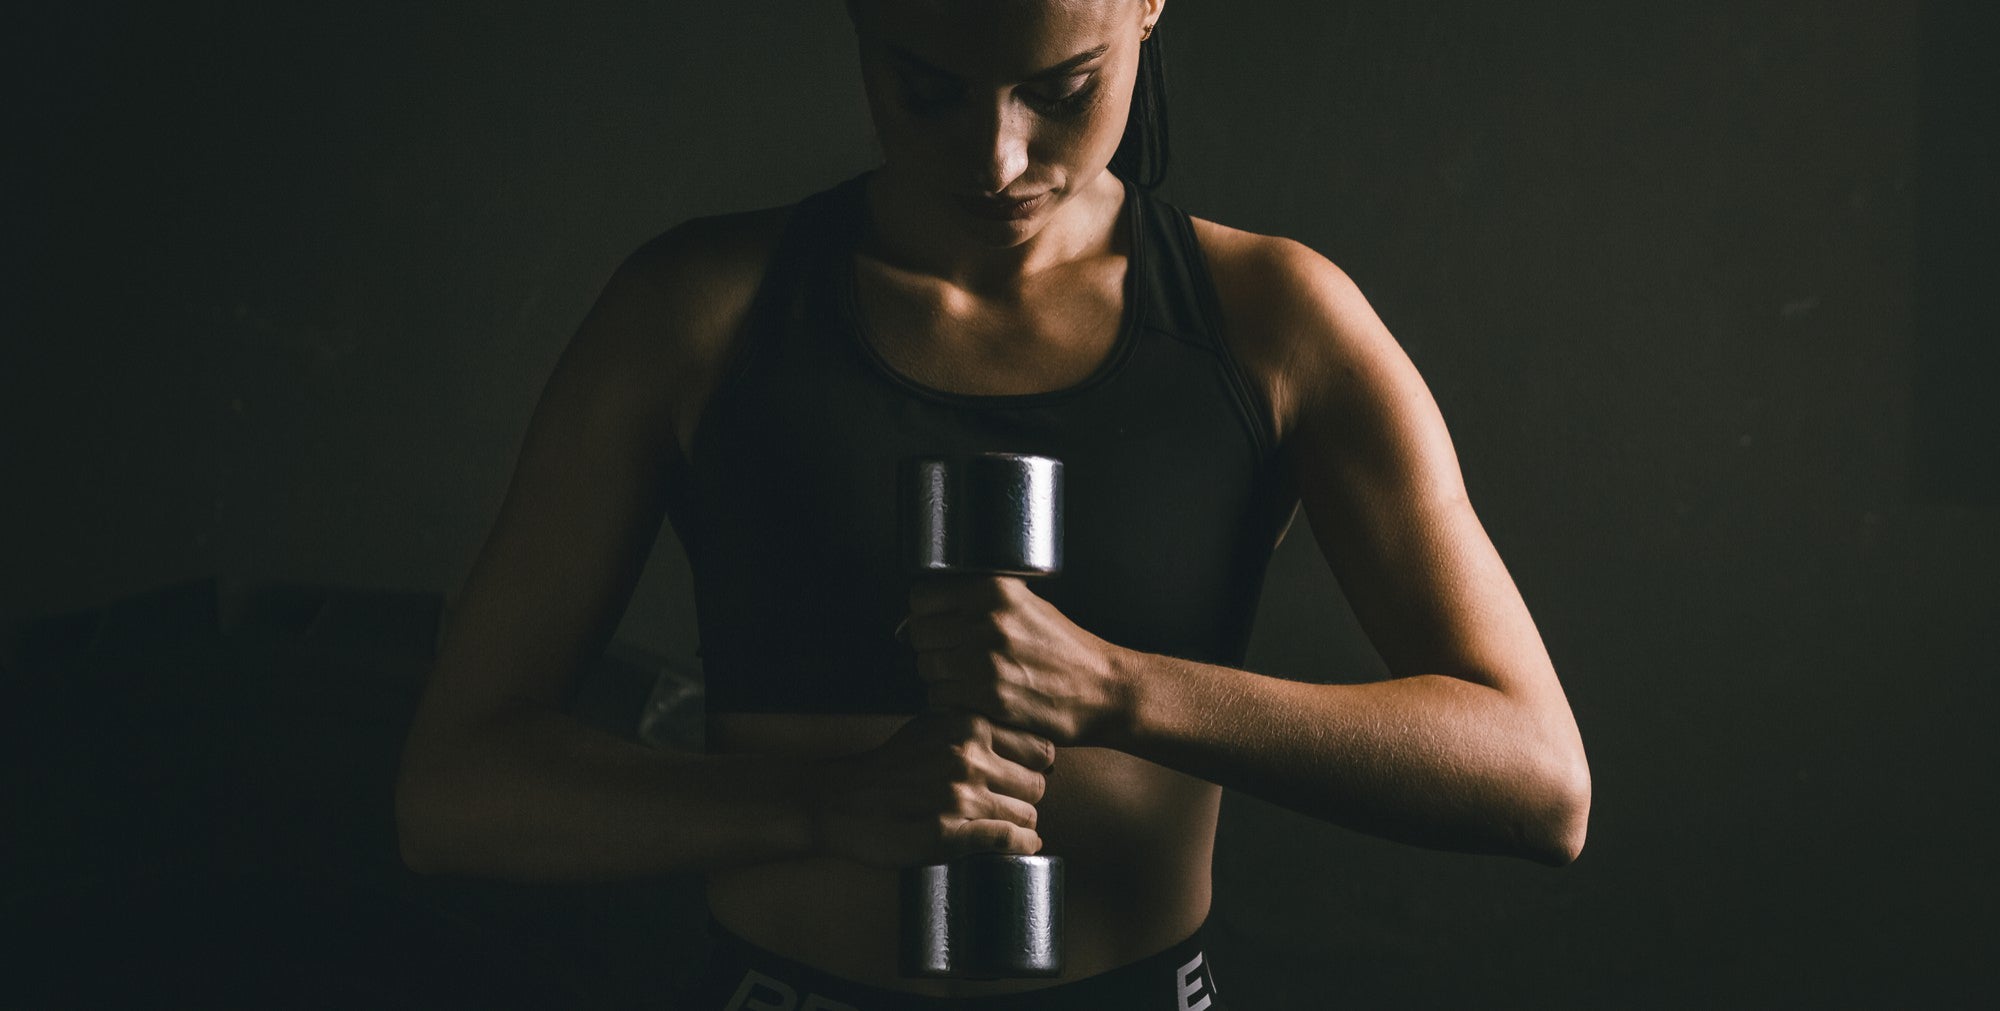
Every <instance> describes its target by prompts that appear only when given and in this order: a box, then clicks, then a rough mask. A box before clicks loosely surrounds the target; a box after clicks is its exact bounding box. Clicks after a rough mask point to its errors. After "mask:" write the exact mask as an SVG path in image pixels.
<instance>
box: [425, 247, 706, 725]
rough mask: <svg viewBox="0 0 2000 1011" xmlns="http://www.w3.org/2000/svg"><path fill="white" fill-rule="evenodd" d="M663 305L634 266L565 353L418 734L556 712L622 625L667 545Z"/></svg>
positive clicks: (618, 278)
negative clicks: (649, 567) (643, 577)
mask: <svg viewBox="0 0 2000 1011" xmlns="http://www.w3.org/2000/svg"><path fill="white" fill-rule="evenodd" d="M659 309H660V306H659V299H658V297H657V295H656V294H655V292H654V290H653V288H652V286H651V285H650V284H649V283H648V282H647V280H646V279H645V277H644V272H643V270H642V269H641V265H640V264H637V263H633V262H628V263H627V264H626V265H625V266H624V267H621V268H620V270H619V272H618V273H617V274H615V275H614V276H613V278H612V280H611V281H610V282H609V283H608V284H607V285H606V286H605V289H604V291H603V293H602V294H601V295H600V296H599V298H598V300H597V303H596V304H595V305H594V306H593V307H592V309H591V311H590V313H589V314H588V316H586V318H585V320H584V322H583V323H582V324H581V325H580V326H579V327H578V329H577V332H576V334H575V336H574V337H572V338H571V340H570V342H569V344H568V345H567V347H566V348H565V349H564V351H563V353H562V356H561V358H560V359H559V361H558V362H557V364H556V366H555V368H554V370H553V371H552V373H551V375H550V377H549V379H548V381H547V383H546V384H545V385H544V387H543V389H542V393H541V397H540V399H539V401H538V402H537V404H536V407H535V410H534V414H533V416H532V418H531V420H530V422H529V424H528V428H527V432H526V435H525V436H524V438H523V440H522V444H521V448H520V453H519V456H518V459H517V461H516V464H515V468H514V472H513V476H512V479H511V481H510V482H509V485H508V489H507V493H506V497H505V499H504V501H503V502H502V504H501V506H500V510H499V513H498V516H497V518H496V519H495V521H494V523H493V525H492V527H491V529H490V531H489V533H488V534H487V537H486V540H485V542H484V544H483V545H482V547H481V549H480V551H479V555H478V557H477V559H476V560H475V561H474V563H473V566H472V569H471V572H470V573H469V575H468V576H467V578H466V581H465V583H464V586H463V588H462V590H461V593H460V594H459V598H458V600H457V601H456V602H455V604H454V607H453V609H452V613H451V617H450V620H449V621H448V623H447V625H446V628H445V634H444V637H443V639H442V641H441V642H440V644H439V653H438V659H437V663H436V665H435V667H434V668H433V671H432V675H431V679H430V682H429V684H428V685H427V687H426V690H425V695H424V700H423V703H422V706H421V708H420V710H419V714H418V724H419V729H420V730H422V729H426V728H441V727H448V726H462V725H466V724H470V723H477V722H479V721H481V720H483V719H485V718H487V717H490V716H492V715H495V714H496V713H499V712H501V711H503V710H505V709H507V708H509V707H512V706H516V705H522V704H526V705H533V706H539V707H546V708H557V707H560V706H561V705H562V704H563V703H564V701H565V699H566V696H567V694H568V692H569V690H570V687H571V685H572V683H573V681H574V679H575V677H576V675H577V672H578V671H579V670H580V669H581V667H582V665H583V664H585V663H586V662H587V661H588V660H589V658H590V656H591V655H592V653H593V652H594V651H596V650H598V649H601V648H602V646H603V644H604V641H605V640H606V639H607V638H608V637H609V636H610V634H611V632H612V631H613V629H614V628H615V626H616V624H617V621H618V618H619V616H620V614H621V613H622V612H623V610H624V607H625V606H626V603H627V602H628V600H629V598H630V595H631V591H632V587H633V585H634V584H635V583H636V581H637V579H638V576H639V573H640V571H641V570H642V568H643V567H644V565H645V561H646V557H647V555H648V554H649V553H650V551H651V548H652V545H653V542H654V540H655V539H656V538H657V536H658V533H659V527H660V524H661V522H662V519H663V516H664V513H665V508H666V501H667V496H668V492H669V489H668V482H669V481H670V480H673V466H674V463H675V462H676V458H677V453H678V450H677V446H676V443H675V440H674V437H673V432H672V404H671V403H670V402H669V401H670V400H671V397H670V396H669V395H668V394H667V392H666V391H665V390H664V388H663V384H662V383H660V382H659V381H658V377H657V370H658V369H659V368H661V367H662V363H660V362H659V361H657V360H656V359H657V358H658V357H659V351H658V350H657V348H658V347H660V346H661V343H662V339H663V337H664V336H665V335H664V334H662V333H661V332H660V331H661V329H662V327H663V326H665V325H666V323H665V321H664V320H662V319H661V318H660V314H659Z"/></svg>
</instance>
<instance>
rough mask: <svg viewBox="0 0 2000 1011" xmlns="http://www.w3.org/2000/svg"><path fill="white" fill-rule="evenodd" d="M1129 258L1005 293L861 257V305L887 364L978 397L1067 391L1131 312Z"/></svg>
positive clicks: (1095, 363)
mask: <svg viewBox="0 0 2000 1011" xmlns="http://www.w3.org/2000/svg"><path fill="white" fill-rule="evenodd" d="M1125 289H1126V278H1125V260H1124V259H1123V258H1110V257H1105V258H1099V259H1096V260H1092V261H1090V262H1087V263H1082V264H1076V265H1073V266H1071V267H1068V268H1065V269H1063V270H1061V271H1060V272H1053V273H1052V274H1051V275H1050V276H1043V277H1037V278H1035V279H1032V280H1030V281H1026V282H1023V283H1021V284H1020V285H1019V286H1018V287H1013V288H1010V289H1009V290H1006V291H997V292H984V293H980V292H973V291H969V290H967V289H965V288H962V287H958V286H955V285H951V284H948V283H943V282H940V281H938V280H936V279H934V278H920V277H915V276H912V275H910V274H907V273H904V272H900V271H897V270H895V269H893V268H889V267H886V266H884V265H882V264H880V263H877V262H874V261H870V260H866V259H863V260H862V261H861V262H860V263H858V264H857V266H856V270H855V287H854V298H855V310H856V313H857V314H858V316H859V317H860V319H859V321H858V323H859V329H860V331H861V333H862V335H863V338H864V339H865V340H866V341H867V342H868V344H869V346H870V347H871V348H872V349H873V350H874V352H875V353H876V354H877V355H878V356H880V357H881V359H882V360H883V363H884V364H886V365H888V366H889V367H890V368H892V369H894V370H895V371H896V372H898V373H900V374H901V375H903V376H905V377H907V378H909V379H911V380H914V381H915V382H917V383H920V384H922V385H924V386H928V387H930V388H932V389H937V390H943V391H946V392H949V393H958V394H965V395H970V396H1015V395H1021V394H1032V393H1043V392H1047V391H1050V390H1060V389H1065V388H1068V387H1071V386H1075V385H1077V384H1078V383H1081V382H1083V381H1084V380H1086V379H1087V378H1089V377H1090V376H1091V375H1092V374H1093V373H1094V372H1096V371H1097V369H1098V368H1099V367H1100V366H1101V365H1102V364H1103V363H1104V361H1105V359H1107V358H1108V357H1109V356H1110V354H1111V352H1112V350H1113V349H1114V348H1115V346H1116V345H1117V341H1118V337H1119V334H1120V332H1121V330H1122V328H1123V326H1124V323H1125V320H1126V307H1125V302H1126V298H1125V294H1126V290H1125Z"/></svg>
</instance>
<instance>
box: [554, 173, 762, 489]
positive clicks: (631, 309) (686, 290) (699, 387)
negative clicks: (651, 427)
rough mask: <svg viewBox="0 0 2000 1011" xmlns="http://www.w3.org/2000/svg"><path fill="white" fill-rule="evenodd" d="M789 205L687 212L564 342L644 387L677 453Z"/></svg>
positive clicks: (609, 376) (613, 378) (642, 393)
mask: <svg viewBox="0 0 2000 1011" xmlns="http://www.w3.org/2000/svg"><path fill="white" fill-rule="evenodd" d="M791 210H792V208H791V207H790V206H786V207H772V208H766V209H761V210H754V211H743V212H739V213H732V214H721V215H714V216H708V217H700V218H691V219H689V220H687V221H684V222H682V223H680V224H678V225H675V226H674V227H672V228H670V229H667V230H666V231H665V232H662V233H660V234H659V235H657V236H654V237H653V238H652V239H649V240H647V241H646V242H644V243H643V244H641V245H640V246H639V247H638V248H637V249H635V250H633V251H632V253H631V254H630V255H628V256H627V257H626V258H625V260H624V261H623V262H622V263H620V264H619V266H618V268H617V270H616V271H614V272H613V273H612V275H611V278H610V279H609V280H608V281H606V282H605V285H604V289H603V291H602V292H601V293H600V294H599V295H598V299H597V302H596V304H595V305H594V306H592V308H591V310H590V314H589V316H588V317H587V318H586V319H585V321H584V324H583V326H582V327H581V328H580V329H579V330H578V332H577V336H576V339H575V340H574V341H573V342H572V348H571V353H572V354H576V355H581V356H582V357H585V358H587V359H593V360H595V361H597V362H599V363H601V364H602V366H603V367H604V369H605V376H604V378H605V379H606V380H607V381H608V382H618V383H623V384H627V386H628V388H629V389H630V390H631V391H632V393H633V395H634V396H637V397H643V398H644V399H645V401H646V403H647V409H648V413H652V414H654V415H655V416H656V417H659V418H660V420H661V421H663V422H664V423H665V424H666V425H667V426H668V427H669V428H670V429H671V431H672V432H673V434H674V436H675V438H676V439H677V440H678V441H679V442H680V446H681V451H682V452H683V453H686V452H687V451H688V448H689V444H690V442H691V435H692V433H693V426H694V421H695V419H696V418H699V417H700V414H701V409H702V406H703V405H704V404H705V403H706V401H707V397H708V393H709V391H710V390H711V389H712V388H713V386H714V381H715V378H716V376H717V374H718V372H719V371H720V369H721V368H722V364H723V362H725V361H726V360H727V359H728V356H729V351H730V348H731V346H732V345H733V344H734V342H735V341H736V340H737V338H738V337H739V336H740V335H741V332H742V329H743V324H744V321H745V320H746V318H747V316H748V314H749V311H750V305H751V303H752V302H753V301H754V299H755V296H756V292H757V287H758V284H759V282H760V281H761V280H762V278H763V276H764V272H765V270H766V268H767V266H768V265H769V263H770V259H771V256H772V254H773V253H774V252H775V250H776V248H777V244H778V239H779V236H780V235H781V234H782V233H783V231H784V226H785V221H786V220H787V219H788V218H789V216H790V213H791ZM591 345H595V347H594V348H593V347H591Z"/></svg>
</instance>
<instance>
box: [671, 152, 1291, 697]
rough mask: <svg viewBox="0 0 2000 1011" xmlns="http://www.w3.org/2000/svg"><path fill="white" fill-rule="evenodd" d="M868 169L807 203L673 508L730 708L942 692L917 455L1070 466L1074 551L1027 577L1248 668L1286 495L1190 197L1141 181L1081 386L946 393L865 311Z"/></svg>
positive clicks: (1187, 647) (1070, 546)
mask: <svg viewBox="0 0 2000 1011" xmlns="http://www.w3.org/2000/svg"><path fill="white" fill-rule="evenodd" d="M866 178H867V177H866V175H862V176H856V177H855V178H853V179H850V180H848V181H847V182H844V183H842V184H840V185H838V186H836V187H834V188H832V189H830V190H827V191H824V192H821V193H818V194H815V195H814V196H812V197H809V198H807V199H806V200H805V201H804V202H802V203H801V204H800V205H799V206H798V207H797V208H796V209H795V210H794V211H793V213H792V215H791V218H790V220H789V222H788V223H787V225H786V229H785V233H784V236H783V238H782V239H781V240H780V243H779V246H778V249H777V252H776V254H775V256H774V257H773V258H772V261H771V265H770V267H769V268H768V269H767V271H766V275H765V277H764V280H763V283H762V285H761V287H760V288H759V291H758V295H757V300H756V303H755V305H754V307H753V309H752V313H753V315H752V318H751V320H750V323H749V325H748V326H747V327H746V329H745V331H744V332H743V335H742V336H741V337H740V339H739V341H738V344H737V345H736V347H735V348H733V349H732V351H731V356H732V357H731V359H730V361H729V363H728V367H727V369H726V370H725V371H724V373H723V376H722V378H721V379H720V381H719V383H718V385H717V388H716V390H715V392H714V393H713V394H712V395H711V397H710V399H709V402H708V404H707V406H706V407H705V409H704V410H703V412H702V417H701V421H700V424H699V427H698V429H697V430H696V432H695V441H694V444H693V450H692V459H691V460H690V461H689V467H688V472H687V473H686V474H685V475H684V477H685V480H683V481H681V482H680V483H679V485H678V487H680V488H681V489H682V494H680V495H678V496H677V497H676V499H675V501H673V502H672V503H670V506H669V515H670V517H671V519H672V521H673V525H674V529H675V530H676V531H677V532H678V533H679V535H680V539H681V542H682V544H683V545H684V546H685V548H686V550H687V554H688V561H689V564H690V566H691V567H692V569H693V573H694V590H695V607H696V613H697V619H698V622H699V626H700V631H701V649H700V654H701V656H702V660H703V668H704V670H705V671H706V674H707V681H708V686H707V695H708V708H709V710H710V711H711V712H848V713H871V712H872V713H903V712H915V711H917V710H919V709H921V708H922V707H923V687H922V684H921V682H920V681H919V680H918V679H917V676H916V664H915V659H914V656H913V655H912V654H911V652H910V650H909V648H908V647H907V646H905V645H903V644H902V643H899V642H898V641H897V640H896V639H895V637H894V631H895V628H896V625H897V623H898V622H899V621H900V620H901V619H902V618H903V616H904V615H905V614H907V613H908V611H909V592H910V585H911V578H912V577H911V575H910V574H909V573H908V572H906V571H904V569H903V564H902V556H901V554H900V553H899V552H898V549H897V545H898V543H899V541H898V537H897V530H896V523H897V516H898V509H897V502H896V501H895V497H896V495H897V487H898V485H897V468H898V464H899V463H900V462H901V461H903V460H905V459H907V458H910V457H916V456H952V455H957V454H965V453H972V452H986V451H1002V452H1013V453H1034V454H1040V455H1043V456H1051V457H1054V458H1056V459H1058V460H1061V461H1063V470H1064V476H1063V480H1064V483H1065V489H1064V499H1065V502H1064V521H1063V522H1064V532H1063V540H1064V547H1063V550H1064V555H1065V558H1064V564H1063V570H1062V572H1061V573H1060V574H1059V575H1055V576H1051V577H1047V578H1041V579H1033V580H1030V581H1029V585H1030V586H1031V587H1033V589H1034V590H1035V592H1037V593H1038V594H1040V595H1041V596H1042V597H1043V599H1045V600H1047V601H1049V602H1050V603H1052V604H1054V605H1055V606H1056V607H1057V608H1058V609H1060V610H1061V611H1062V612H1063V613H1064V614H1065V615H1067V616H1068V617H1069V618H1070V620H1072V621H1074V622H1076V623H1077V624H1078V625H1079V626H1081V627H1083V628H1085V629H1088V630H1089V631H1091V632H1092V633H1094V634H1096V635H1098V636H1100V637H1102V638H1104V639H1106V640H1108V641H1110V642H1112V643H1115V644H1117V645H1120V646H1126V647H1131V648H1134V649H1139V650H1143V651H1146V652H1150V653H1161V654H1167V655H1172V656H1178V657H1182V658H1185V659H1190V660H1199V661H1204V662H1210V663H1220V664H1228V665H1230V666H1240V665H1241V664H1242V662H1243V654H1244V650H1245V648H1246V647H1247V645H1248V640H1249V636H1250V625H1251V619H1252V617H1253V615H1254V613H1255V610H1256V606H1257V596H1258V592H1259V590H1260V589H1261V587H1262V584H1263V578H1264V570H1265V564H1266V562H1267V561H1268V560H1269V559H1270V555H1271V549H1272V545H1273V542H1274V541H1275V540H1276V539H1277V535H1278V532H1279V530H1280V528H1281V525H1282V524H1283V523H1284V522H1285V521H1286V520H1287V519H1288V518H1289V516H1290V513H1291V508H1292V505H1293V503H1292V502H1290V501H1279V498H1280V492H1279V491H1278V488H1279V484H1280V482H1279V480H1278V470H1277V466H1276V460H1275V456H1274V445H1273V443H1274V436H1273V432H1272V431H1271V426H1270V422H1269V415H1268V412H1267V411H1266V410H1265V409H1264V407H1263V401H1262V397H1261V396H1260V395H1259V393H1258V391H1257V390H1256V389H1255V388H1254V387H1253V386H1252V385H1251V384H1250V383H1248V382H1247V381H1245V378H1244V375H1243V372H1242V370H1241V368H1240V367H1239V366H1238V364H1237V362H1236V361H1235V359H1234V358H1233V357H1232V356H1231V355H1230V353H1229V351H1228V349H1227V347H1226V346H1225V345H1224V344H1223V343H1222V341H1221V339H1220V335H1219V326H1218V319H1219V315H1218V312H1217V309H1216V298H1215V288H1214V284H1213V282H1211V280H1210V279H1209V276H1208V269H1207V264H1206V263H1205V262H1204V260H1203V259H1202V254H1201V251H1200V249H1199V247H1198V246H1197V245H1196V243H1195V237H1194V232H1193V229H1192V228H1191V227H1190V225H1189V223H1188V219H1187V215H1186V214H1184V213H1182V212H1181V211H1180V210H1178V209H1177V208H1174V207H1172V206H1170V205H1168V204H1166V203H1164V202H1162V201H1160V200H1158V199H1156V198H1153V197H1151V196H1149V195H1147V194H1146V193H1145V192H1144V191H1141V190H1139V189H1138V188H1137V187H1134V186H1131V185H1129V184H1128V185H1127V186H1126V191H1125V211H1124V218H1123V226H1124V227H1125V228H1126V229H1127V230H1128V232H1127V234H1128V237H1129V239H1130V242H1129V244H1128V248H1129V249H1130V250H1131V255H1130V262H1129V266H1128V269H1127V271H1126V277H1125V310H1124V319H1123V322H1122V323H1121V324H1120V329H1119V333H1118V337H1117V341H1116V343H1115V344H1114V345H1113V347H1112V350H1111V353H1110V354H1109V355H1108V356H1107V357H1106V358H1105V360H1104V362H1103V363H1102V364H1101V365H1100V366H1099V367H1098V368H1097V369H1096V371H1095V372H1093V373H1092V374H1091V375H1090V377H1089V378H1087V379H1085V380H1083V381H1082V382H1080V383H1078V384H1076V385H1074V386H1071V387H1068V388H1066V389H1062V390H1055V391H1051V392H1046V393H1032V394H1021V395H1000V396H973V395H965V394H958V393H950V392H946V391H943V390H936V389H932V388H930V387H927V386H924V385H922V384H920V383H917V382H915V381H913V380H911V379H910V378H908V377H906V376H903V375H901V374H900V373H898V372H896V371H895V370H894V369H893V368H892V367H891V366H890V365H889V364H888V363H887V362H886V361H884V360H883V359H882V358H881V356H880V355H879V354H877V353H876V350H875V348H874V347H873V345H871V344H870V343H869V338H868V334H867V330H866V327H865V325H864V324H863V322H862V321H861V319H860V315H859V313H858V312H857V309H856V298H855V273H854V248H855V242H856V240H857V238H858V236H859V235H860V234H861V231H862V229H863V227H864V223H865V217H864V205H863V183H864V181H865V180H866Z"/></svg>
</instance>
